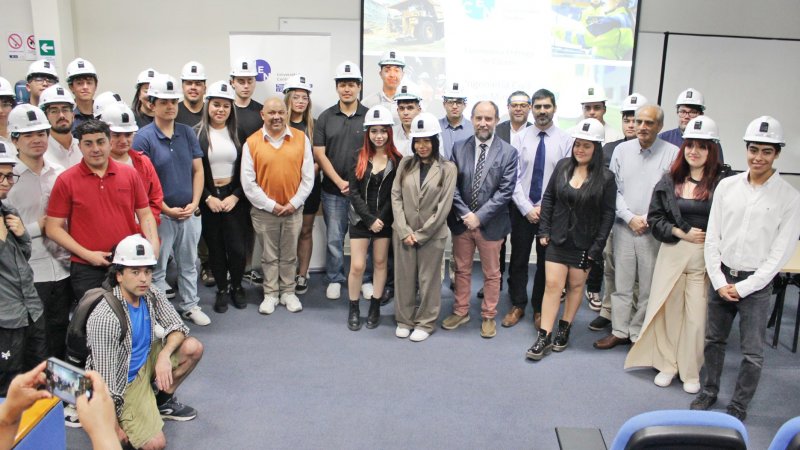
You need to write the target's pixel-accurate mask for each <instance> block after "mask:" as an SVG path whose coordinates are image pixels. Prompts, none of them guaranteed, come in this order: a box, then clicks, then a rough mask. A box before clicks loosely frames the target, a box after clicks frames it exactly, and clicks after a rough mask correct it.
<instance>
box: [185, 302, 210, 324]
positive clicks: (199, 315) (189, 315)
mask: <svg viewBox="0 0 800 450" xmlns="http://www.w3.org/2000/svg"><path fill="white" fill-rule="evenodd" d="M181 316H182V317H183V318H184V319H186V320H191V321H192V322H194V324H195V325H200V326H201V327H204V326H206V325H208V324H210V323H211V319H209V318H208V316H207V315H206V313H204V312H203V310H202V309H200V306H198V305H194V306H192V309H190V310H188V311H184V312H182V313H181Z"/></svg>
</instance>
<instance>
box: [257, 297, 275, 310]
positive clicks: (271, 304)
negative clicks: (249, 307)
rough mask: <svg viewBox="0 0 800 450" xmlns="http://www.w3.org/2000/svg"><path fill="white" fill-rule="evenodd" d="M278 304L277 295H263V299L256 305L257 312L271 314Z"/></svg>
mask: <svg viewBox="0 0 800 450" xmlns="http://www.w3.org/2000/svg"><path fill="white" fill-rule="evenodd" d="M277 304H278V297H275V296H272V295H265V296H264V301H262V302H261V304H260V305H259V306H258V312H260V313H261V314H272V313H274V312H275V306H276V305H277Z"/></svg>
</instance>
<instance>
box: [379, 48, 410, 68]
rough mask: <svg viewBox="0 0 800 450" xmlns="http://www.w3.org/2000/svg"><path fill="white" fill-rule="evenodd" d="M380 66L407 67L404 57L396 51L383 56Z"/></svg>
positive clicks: (390, 51)
mask: <svg viewBox="0 0 800 450" xmlns="http://www.w3.org/2000/svg"><path fill="white" fill-rule="evenodd" d="M378 65H379V66H381V67H383V66H397V67H405V66H406V60H405V58H403V55H402V54H401V53H400V52H398V51H395V50H389V51H387V52H386V53H384V54H383V56H381V59H380V61H378Z"/></svg>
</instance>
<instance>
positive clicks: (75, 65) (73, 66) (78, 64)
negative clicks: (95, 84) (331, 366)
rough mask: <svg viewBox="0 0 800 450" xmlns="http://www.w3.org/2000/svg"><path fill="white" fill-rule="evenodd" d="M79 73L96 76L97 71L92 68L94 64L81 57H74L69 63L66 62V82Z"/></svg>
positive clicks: (79, 74)
mask: <svg viewBox="0 0 800 450" xmlns="http://www.w3.org/2000/svg"><path fill="white" fill-rule="evenodd" d="M81 75H91V76H93V77H95V78H97V71H96V70H95V68H94V64H92V63H90V62H89V61H87V60H85V59H83V58H76V59H74V60H72V62H71V63H69V64H67V83H69V82H71V81H72V79H73V78H75V77H78V76H81Z"/></svg>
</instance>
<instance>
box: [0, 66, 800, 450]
mask: <svg viewBox="0 0 800 450" xmlns="http://www.w3.org/2000/svg"><path fill="white" fill-rule="evenodd" d="M404 69H405V61H404V58H403V56H402V55H401V54H400V53H399V52H396V51H388V52H386V53H385V54H384V55H383V57H382V58H381V59H380V62H379V67H378V71H379V75H380V77H381V79H382V82H383V83H382V87H381V90H380V91H378V92H377V93H375V94H374V95H371V96H368V97H366V99H365V100H364V103H362V102H361V101H360V100H359V98H360V96H361V87H362V75H361V71H360V68H359V67H358V66H357V65H356V64H355V63H353V62H349V61H345V62H343V63H341V64H340V65H339V66H338V67H337V68H336V71H335V75H334V81H335V89H336V93H337V95H338V101H337V102H336V104H334V105H332V106H331V107H329V108H327V109H326V110H324V112H323V113H322V114H321V115H320V116H319V117H317V118H316V119H315V118H314V117H313V114H312V101H311V94H312V91H313V89H312V84H311V82H310V80H308V79H306V77H304V76H302V75H296V76H294V77H292V78H291V79H290V80H288V82H287V83H286V85H285V89H284V92H283V93H284V95H283V97H279V96H270V97H269V98H267V99H266V100H265V101H264V103H263V104H261V103H259V102H257V101H256V100H254V99H252V95H253V91H254V88H255V79H256V76H257V69H256V62H255V60H253V59H240V60H237V61H235V62H234V64H233V66H232V69H231V72H230V79H229V80H220V81H217V82H214V83H210V84H208V85H207V84H206V82H207V80H206V76H205V68H204V67H203V65H202V64H200V63H198V62H196V61H190V62H189V63H187V64H186V65H185V66H184V67H183V70H182V71H181V76H180V82H179V81H178V80H176V79H175V78H173V77H171V76H170V75H166V74H159V73H158V72H156V71H155V70H153V69H146V70H144V71H143V72H142V73H141V74H139V77H138V79H137V83H136V94H135V96H134V99H133V102H132V105H131V106H130V107H129V106H128V105H127V104H126V103H125V102H124V100H122V98H121V96H119V95H118V94H115V93H111V92H104V93H102V94H100V95H97V96H95V92H96V90H97V86H98V82H99V80H98V74H97V72H96V71H95V68H94V66H93V65H92V64H91V63H90V62H89V61H87V60H84V59H81V58H78V59H76V60H75V61H73V62H71V63H70V64H69V66H68V67H67V78H66V83H67V86H66V87H63V86H62V85H60V84H58V81H59V78H58V74H57V72H56V70H55V67H54V65H53V64H52V63H50V62H48V61H36V62H34V63H32V64H31V66H30V69H29V74H28V79H27V81H28V90H29V92H30V103H25V104H19V105H16V106H15V103H16V99H15V96H14V92H13V90H12V89H11V86H10V84H9V83H8V81H7V80H5V79H3V78H0V200H2V213H3V216H4V220H3V221H0V241H2V242H0V251H2V252H3V253H4V255H3V257H2V258H0V274H2V279H3V282H2V283H0V289H2V290H3V292H4V294H6V295H5V298H7V300H4V303H3V306H2V309H0V311H2V314H0V346H1V348H0V350H2V351H3V352H6V351H8V352H9V357H8V358H5V357H4V358H3V360H0V368H2V375H0V377H2V380H0V381H2V384H0V386H2V388H3V392H5V390H6V389H7V387H8V385H9V383H10V382H11V379H12V378H13V376H14V375H16V374H18V373H22V372H24V371H26V370H30V369H32V368H33V367H35V366H36V365H37V364H38V363H39V362H40V361H41V360H42V359H44V358H46V357H47V356H51V355H54V356H57V357H61V358H63V357H64V356H65V354H66V350H67V349H66V346H65V342H66V339H65V338H66V330H67V325H68V324H69V314H70V309H71V308H72V307H73V305H74V304H75V301H76V300H79V299H81V298H83V297H84V295H85V294H86V293H87V292H89V291H90V290H92V289H95V288H100V287H103V288H105V289H106V290H107V292H109V293H110V294H111V295H112V296H113V298H114V299H116V301H117V302H119V303H120V304H121V305H123V306H124V307H125V308H124V311H125V318H126V320H127V322H128V324H129V327H130V328H128V327H126V326H123V323H122V322H123V321H122V319H121V318H120V317H119V316H118V314H117V312H115V308H114V307H111V306H110V305H109V304H106V303H102V302H101V303H100V304H99V305H98V307H97V308H95V310H94V311H93V312H92V314H91V316H90V317H89V319H88V321H87V325H86V333H87V342H88V347H89V349H90V355H89V357H88V359H87V360H86V367H87V369H92V370H96V371H97V372H99V374H100V375H101V376H102V378H103V379H104V380H105V383H106V384H107V385H108V389H109V391H110V394H111V398H112V399H113V400H114V404H115V406H116V413H117V418H118V426H117V430H118V436H119V437H120V438H121V439H126V440H128V441H129V442H130V443H131V444H132V445H134V446H135V447H143V446H145V447H148V448H151V447H152V448H158V447H160V446H163V445H164V444H165V441H164V437H163V433H162V432H161V426H162V424H163V422H161V420H162V418H167V419H174V420H190V419H192V418H194V417H195V416H196V411H194V409H193V408H191V407H189V406H186V405H184V404H182V403H179V402H178V401H177V399H176V398H175V397H174V395H173V394H174V392H175V389H176V388H177V386H178V385H179V384H180V383H181V381H183V379H184V378H185V377H186V376H187V375H188V374H189V373H191V371H192V369H193V368H194V367H195V365H196V364H197V363H198V362H199V360H200V359H201V357H202V353H203V347H202V344H201V343H200V342H199V341H198V340H197V339H194V338H191V337H188V328H187V327H186V326H185V325H184V323H183V321H182V320H181V319H184V320H187V321H191V322H192V323H194V324H196V325H200V326H205V325H209V324H210V322H211V319H210V317H209V316H208V315H207V314H206V313H205V312H204V311H203V310H202V308H201V307H200V305H199V298H198V295H197V284H198V279H199V280H200V281H201V282H203V283H205V284H206V285H208V286H213V285H216V288H217V291H216V296H215V301H214V305H213V309H214V311H215V312H216V313H220V314H222V313H225V312H226V310H227V309H228V306H229V305H233V306H234V307H236V308H239V309H243V308H246V307H247V300H246V292H245V290H244V288H243V287H242V282H243V279H244V278H245V277H246V276H248V272H249V270H248V269H249V268H251V266H252V261H250V260H251V259H253V253H254V252H253V249H254V247H257V248H258V249H260V253H261V269H262V271H263V280H262V286H263V298H262V299H261V302H260V305H259V307H258V311H259V312H260V313H262V314H265V315H269V314H272V313H274V311H275V310H276V308H277V307H278V306H279V305H283V306H285V307H286V309H287V310H288V311H290V312H299V311H301V310H302V309H303V305H302V303H301V301H300V298H299V297H298V295H302V294H303V293H305V292H307V290H308V268H309V262H310V256H311V251H312V240H311V231H312V229H313V224H314V218H315V216H316V214H317V212H318V210H319V208H320V206H321V207H322V213H323V219H324V221H325V225H326V233H327V234H326V247H327V248H326V255H327V256H326V261H325V276H324V282H325V283H326V284H327V286H326V296H327V298H329V299H332V300H335V299H339V298H340V297H341V290H342V284H343V283H345V282H346V283H347V285H346V287H347V294H346V295H347V296H348V299H349V309H348V314H347V326H348V328H349V329H350V330H353V331H356V330H359V329H361V327H362V322H363V323H365V324H366V327H367V328H375V327H378V326H379V324H380V321H381V314H380V312H381V310H380V308H381V306H382V305H385V304H386V303H387V302H388V301H389V300H390V299H391V298H395V306H394V310H395V320H396V324H397V325H396V328H395V335H396V336H397V337H398V338H409V339H410V340H412V341H415V342H420V341H424V340H425V339H427V338H428V337H430V335H431V334H432V333H433V332H434V330H435V329H436V328H437V327H436V325H437V321H438V320H439V317H440V312H441V311H440V310H441V288H442V282H443V279H444V275H445V272H446V270H445V267H446V265H447V264H445V254H446V250H451V254H452V258H451V261H450V267H451V269H452V270H453V274H452V275H451V280H452V283H451V289H453V291H454V298H455V300H454V303H453V309H452V311H451V312H450V314H447V315H446V317H444V319H443V320H442V322H441V328H443V329H445V330H454V329H456V328H458V327H460V326H461V325H463V324H465V323H467V322H468V321H469V320H470V314H469V313H470V301H471V296H472V295H471V292H472V289H471V280H472V266H473V261H474V254H475V250H476V249H477V251H478V254H479V256H480V265H481V270H482V273H483V286H482V288H480V290H479V291H478V297H479V298H481V299H482V300H481V305H480V315H481V326H480V335H481V336H482V337H484V338H492V337H494V336H495V335H496V333H497V320H496V316H497V313H498V304H499V302H500V292H501V290H502V289H503V276H504V273H505V272H506V271H507V272H508V292H509V298H510V305H509V306H510V309H509V310H508V312H507V314H505V315H504V316H503V318H502V320H501V325H502V326H503V327H513V326H515V325H517V324H518V323H520V321H521V320H522V318H523V317H524V316H525V314H526V310H527V308H528V303H531V307H532V318H533V320H532V325H533V326H534V327H535V328H536V330H537V336H536V339H535V342H534V343H533V345H532V346H531V347H530V348H529V349H528V351H527V353H526V356H527V358H529V359H531V360H536V361H538V360H541V359H543V358H544V357H545V356H547V355H548V354H550V353H551V352H552V351H556V352H560V351H564V350H565V349H566V348H567V347H568V344H569V337H570V332H571V330H572V323H573V321H574V318H575V315H576V313H577V311H578V308H579V307H580V305H581V303H582V299H583V297H584V289H585V292H586V294H585V296H586V298H587V300H588V301H589V305H590V307H591V308H592V309H593V310H596V311H599V312H600V314H599V316H598V317H597V318H596V319H595V320H593V321H592V322H591V324H590V325H589V328H590V329H592V330H595V331H601V330H604V329H607V328H608V327H611V333H610V334H609V335H608V336H606V337H604V338H602V339H599V340H598V341H597V342H595V344H594V346H595V347H596V348H598V349H611V348H614V347H616V346H619V345H629V344H633V347H632V348H631V351H630V353H629V355H628V358H627V360H626V368H627V367H655V368H656V369H658V371H659V373H658V376H656V378H655V383H656V384H657V385H659V386H668V385H669V384H670V383H671V382H672V380H673V379H674V378H675V377H676V376H679V377H680V379H681V380H682V381H683V387H684V390H686V391H687V392H689V393H692V394H698V393H699V395H698V397H697V398H696V399H695V401H694V402H692V405H691V407H692V408H695V409H708V408H710V407H711V406H712V405H713V404H714V402H715V401H716V398H717V395H718V392H719V378H720V372H721V370H722V361H723V358H724V354H725V344H726V340H727V337H728V334H729V332H730V329H731V324H732V321H733V318H734V317H735V316H736V315H737V314H740V315H741V320H740V327H741V329H742V332H741V336H742V338H741V345H742V351H743V353H744V355H745V357H744V360H743V362H742V368H741V370H740V374H739V379H738V382H737V386H736V391H735V392H734V395H733V398H732V400H731V403H730V404H729V405H728V412H729V413H731V414H732V415H735V416H736V417H739V418H741V419H744V417H745V415H746V410H747V406H748V403H749V401H750V399H751V398H752V396H753V393H754V392H755V388H756V386H757V384H758V375H759V373H760V370H761V363H762V360H763V348H764V338H765V327H766V314H767V311H768V304H769V292H770V286H771V280H772V278H773V277H774V276H775V274H776V273H777V272H778V271H779V269H780V268H781V267H782V265H783V264H784V263H785V262H786V261H787V260H788V258H789V256H790V255H791V254H792V252H793V250H794V247H795V242H796V240H797V238H798V236H800V217H798V215H800V212H798V211H800V208H799V207H800V195H798V193H797V191H796V190H795V189H793V188H792V187H791V186H790V185H789V184H788V183H787V182H786V181H784V180H783V179H782V178H781V177H780V175H779V174H778V172H777V171H776V170H775V169H774V167H773V162H774V161H775V159H777V158H778V157H779V156H780V152H781V150H782V147H783V145H784V139H783V131H782V128H781V125H780V123H779V122H778V121H777V120H775V119H774V118H772V117H769V116H763V117H759V118H757V119H755V120H754V121H753V122H752V123H751V124H750V125H749V126H748V128H747V130H746V131H745V137H744V141H745V143H746V154H747V163H748V170H746V171H744V172H743V173H740V174H737V175H730V173H729V172H730V170H729V168H727V166H724V165H723V157H722V148H721V146H720V145H719V132H718V128H717V125H716V123H715V122H714V121H713V120H712V119H711V118H709V117H707V116H705V115H704V110H705V104H704V100H703V97H702V94H701V93H700V92H698V91H697V90H695V89H687V90H686V91H684V92H682V93H681V94H680V96H679V98H678V101H677V102H676V103H677V104H676V111H677V115H678V119H679V123H680V125H679V127H678V128H676V129H674V130H669V131H665V132H663V133H661V131H662V128H663V125H664V111H663V110H662V108H661V107H660V106H658V105H654V104H651V103H648V102H647V100H646V99H645V98H644V97H643V96H641V95H639V94H632V95H630V96H628V97H627V98H626V99H625V101H624V103H623V105H622V109H621V110H622V112H621V114H622V130H617V129H615V128H614V127H612V126H610V125H609V124H608V123H606V121H605V114H606V101H607V98H606V96H605V93H604V90H603V89H602V88H601V87H599V86H593V87H589V88H586V89H585V90H584V91H583V92H582V94H583V95H582V98H581V103H582V109H583V114H584V118H583V119H582V120H580V121H579V122H578V123H577V124H576V125H575V126H574V127H572V128H571V129H569V130H562V129H560V128H559V127H558V126H557V125H556V123H555V122H554V117H555V115H556V113H557V105H556V97H555V95H554V94H553V93H552V92H551V91H549V90H547V89H539V90H537V91H536V92H534V93H533V94H532V95H529V94H528V93H526V92H524V91H522V90H519V91H515V92H513V93H511V94H510V95H509V97H508V101H507V104H506V107H507V111H508V117H509V118H508V120H506V121H504V122H500V107H499V106H498V105H497V104H495V103H494V102H492V101H489V100H484V101H476V102H474V103H473V104H472V106H471V109H470V112H469V115H468V117H467V116H465V111H466V107H467V95H466V92H465V90H464V86H462V85H460V84H459V83H458V82H450V83H448V84H447V86H446V89H445V91H444V94H443V98H442V102H443V103H442V104H443V107H444V109H445V111H446V114H445V116H444V117H441V118H437V117H435V116H434V115H432V114H431V113H429V112H424V111H422V106H423V105H422V99H421V97H420V96H419V95H418V94H417V93H415V92H414V88H413V86H410V85H408V84H404V83H403V73H404ZM529 117H530V118H532V120H533V121H532V122H529V121H528V118H529ZM320 172H321V174H320ZM320 175H321V176H320ZM729 175H730V176H729ZM12 187H13V189H12ZM347 234H349V236H350V264H349V272H347V273H346V272H345V260H344V241H345V236H346V235H347ZM509 236H510V241H511V248H512V252H511V255H510V258H509V262H508V264H506V259H507V258H506V248H505V247H506V241H507V239H508V238H509ZM534 246H535V247H536V270H535V275H534V280H533V288H532V292H531V293H530V294H529V293H528V288H527V286H528V278H529V260H530V257H531V250H532V248H533V247H534ZM198 257H199V259H200V261H201V268H202V269H201V273H200V274H198V273H197V269H196V261H197V259H198ZM170 264H174V265H175V266H176V269H177V274H178V278H177V291H178V293H179V295H180V297H181V300H180V302H179V303H178V306H177V310H176V309H175V307H173V306H172V304H171V303H170V302H169V301H168V298H172V297H174V296H175V291H174V290H173V289H172V288H171V287H170V286H169V285H168V284H167V281H166V278H167V270H168V267H169V265H170ZM506 266H507V267H506ZM249 276H250V277H251V278H252V277H254V275H252V274H250V275H249ZM603 284H604V285H605V288H604V289H603V287H602V286H603ZM709 284H710V285H711V286H713V289H709ZM603 291H604V293H605V295H604V296H602V297H601V292H603ZM651 293H652V295H651ZM651 297H652V298H651ZM362 298H363V299H364V300H366V301H368V302H369V309H368V312H367V315H366V319H365V320H364V319H363V318H362V317H361V311H360V302H361V300H362ZM109 302H110V300H109ZM562 302H563V303H564V306H563V311H562V312H561V315H560V316H559V310H561V309H562V306H561V304H562ZM178 310H179V311H180V312H178ZM559 317H560V318H559ZM557 319H558V320H557ZM4 354H5V353H4ZM704 364H705V367H706V379H705V380H704V382H701V379H700V369H701V367H703V365H704ZM153 381H154V382H155V385H156V389H155V390H154V389H152V388H151V382H153ZM67 423H68V424H73V425H76V424H77V423H78V421H77V418H76V417H73V418H68V419H67Z"/></svg>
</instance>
